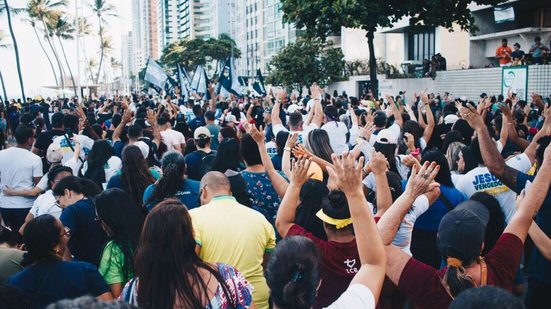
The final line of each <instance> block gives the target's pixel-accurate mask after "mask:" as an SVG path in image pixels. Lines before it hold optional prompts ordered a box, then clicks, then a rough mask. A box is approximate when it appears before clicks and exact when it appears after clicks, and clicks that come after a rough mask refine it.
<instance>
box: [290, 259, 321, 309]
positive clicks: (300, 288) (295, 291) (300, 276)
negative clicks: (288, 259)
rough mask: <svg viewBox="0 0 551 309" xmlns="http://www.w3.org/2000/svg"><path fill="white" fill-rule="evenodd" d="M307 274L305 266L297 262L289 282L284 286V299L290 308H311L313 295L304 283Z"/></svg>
mask: <svg viewBox="0 0 551 309" xmlns="http://www.w3.org/2000/svg"><path fill="white" fill-rule="evenodd" d="M305 276H306V274H305V266H304V265H302V264H300V263H297V264H296V265H295V267H294V271H293V272H292V273H291V277H290V278H289V282H287V284H285V286H283V300H284V302H285V303H286V304H287V305H288V306H289V308H297V309H303V308H304V309H309V308H311V306H312V305H311V302H312V300H311V298H312V295H310V294H311V293H309V292H311V291H308V290H306V289H305V287H304V285H303V284H302V283H303V282H302V281H303V280H304V277H305ZM314 297H315V295H314Z"/></svg>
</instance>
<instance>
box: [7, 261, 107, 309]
mask: <svg viewBox="0 0 551 309" xmlns="http://www.w3.org/2000/svg"><path fill="white" fill-rule="evenodd" d="M7 283H8V284H9V285H13V286H15V287H16V288H18V289H19V290H20V291H21V292H22V293H23V294H24V295H25V296H26V298H27V299H29V300H30V301H31V303H32V305H31V307H32V308H44V307H46V306H47V305H48V304H51V303H53V302H56V301H58V300H62V299H73V298H77V297H80V296H85V295H92V296H99V295H101V294H103V293H106V292H110V289H109V286H107V283H105V281H104V280H103V278H102V277H101V275H100V273H99V272H98V269H97V268H96V266H94V265H92V264H90V263H85V262H62V261H44V262H38V263H36V264H34V265H31V266H29V267H27V268H25V269H24V270H23V271H21V272H19V273H17V274H15V275H14V276H12V277H11V278H10V279H8V282H7ZM0 307H1V305H0Z"/></svg>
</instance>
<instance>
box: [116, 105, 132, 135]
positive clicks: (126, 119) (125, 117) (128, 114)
mask: <svg viewBox="0 0 551 309" xmlns="http://www.w3.org/2000/svg"><path fill="white" fill-rule="evenodd" d="M131 121H132V111H131V110H130V109H127V110H126V111H124V114H122V119H121V123H119V125H118V126H117V127H116V128H115V131H113V138H112V140H113V143H114V142H116V141H120V140H121V134H122V131H123V129H124V127H125V126H126V125H127V124H129V123H130V122H131Z"/></svg>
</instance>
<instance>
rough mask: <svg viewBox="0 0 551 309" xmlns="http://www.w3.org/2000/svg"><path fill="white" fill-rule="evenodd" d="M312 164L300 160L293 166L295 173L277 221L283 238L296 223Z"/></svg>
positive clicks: (280, 207) (276, 223) (278, 229)
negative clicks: (301, 194) (304, 186)
mask: <svg viewBox="0 0 551 309" xmlns="http://www.w3.org/2000/svg"><path fill="white" fill-rule="evenodd" d="M310 163H311V161H310V160H308V159H306V158H300V159H298V160H297V161H296V162H295V164H294V165H293V171H292V172H291V183H290V184H289V186H288V187H287V191H286V192H285V196H284V197H283V199H282V200H281V204H279V209H278V210H277V216H276V221H275V225H276V228H277V231H278V232H279V235H281V237H283V238H285V237H287V233H288V232H289V229H291V227H292V226H293V224H294V222H295V215H296V212H297V207H298V202H299V196H300V189H301V188H302V185H304V184H305V183H306V182H307V181H308V178H309V175H308V169H309V168H310Z"/></svg>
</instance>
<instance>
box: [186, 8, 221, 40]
mask: <svg viewBox="0 0 551 309" xmlns="http://www.w3.org/2000/svg"><path fill="white" fill-rule="evenodd" d="M212 1H217V0H212ZM210 7H211V0H193V6H192V10H191V16H192V20H193V34H192V38H198V39H208V38H209V37H210V34H211V32H210V31H211V16H210ZM227 13H230V12H227Z"/></svg>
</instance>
